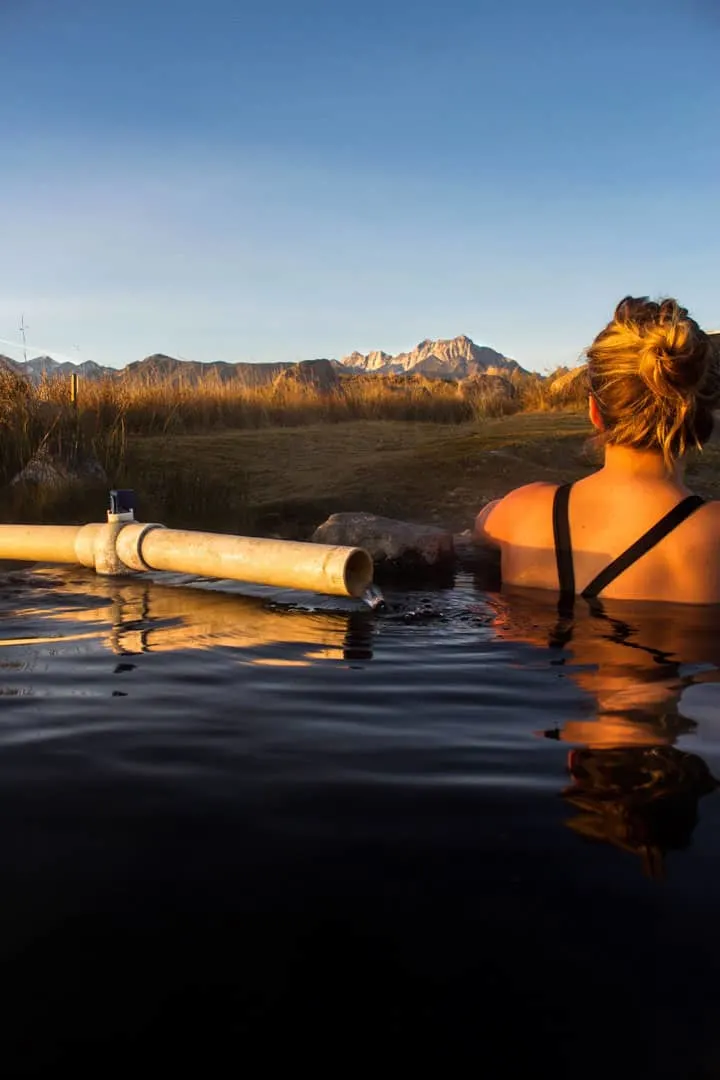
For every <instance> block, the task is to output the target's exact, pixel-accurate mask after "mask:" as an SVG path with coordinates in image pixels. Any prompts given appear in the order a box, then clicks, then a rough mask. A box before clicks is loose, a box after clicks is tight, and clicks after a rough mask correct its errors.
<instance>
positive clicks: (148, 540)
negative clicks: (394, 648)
mask: <svg viewBox="0 0 720 1080" xmlns="http://www.w3.org/2000/svg"><path fill="white" fill-rule="evenodd" d="M133 528H138V526H134V527H133V526H128V527H127V529H125V530H124V531H123V533H122V534H121V537H120V539H121V541H124V540H125V538H126V537H127V538H129V536H128V534H129V533H130V531H131V529H133ZM122 550H124V548H122V547H121V551H122ZM137 552H138V554H139V556H140V558H141V559H142V561H143V562H144V563H145V564H146V565H147V566H148V567H151V568H152V569H153V570H174V571H176V572H179V573H183V574H201V575H203V576H205V577H215V578H229V579H231V580H232V581H252V582H255V583H256V584H258V585H277V586H280V587H284V588H291V589H309V590H311V591H313V592H324V593H331V594H332V595H334V596H357V597H359V596H362V594H363V593H364V591H365V589H366V588H367V587H368V585H369V584H370V583H371V581H372V575H373V564H372V559H371V558H370V556H369V555H368V553H367V552H366V551H363V549H362V548H349V547H336V546H334V545H331V544H309V543H299V542H296V541H291V540H267V539H258V538H255V537H246V536H224V535H222V534H220V533H200V532H189V531H184V530H180V529H157V528H151V529H149V530H148V531H146V532H145V533H144V535H142V536H141V537H140V538H139V540H138V543H137Z"/></svg>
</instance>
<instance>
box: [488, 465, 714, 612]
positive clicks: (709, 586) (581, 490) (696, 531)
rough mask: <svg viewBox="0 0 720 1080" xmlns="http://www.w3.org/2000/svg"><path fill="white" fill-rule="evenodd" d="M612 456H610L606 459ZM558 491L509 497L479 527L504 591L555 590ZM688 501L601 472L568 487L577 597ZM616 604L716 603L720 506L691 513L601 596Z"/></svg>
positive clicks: (654, 485)
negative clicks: (496, 559) (496, 551)
mask: <svg viewBox="0 0 720 1080" xmlns="http://www.w3.org/2000/svg"><path fill="white" fill-rule="evenodd" d="M609 456H611V455H609ZM556 490H557V488H556V485H554V484H545V483H539V484H529V485H528V486H527V487H523V488H518V489H517V491H514V492H512V493H511V494H510V495H508V496H506V498H505V499H503V500H502V501H501V502H500V503H498V505H497V506H496V507H494V508H493V510H492V512H491V513H490V514H489V515H488V517H487V519H486V521H485V523H484V534H485V536H486V538H487V539H489V540H491V541H492V542H494V543H496V544H498V545H499V546H500V548H501V552H502V577H503V581H504V582H505V583H507V584H509V585H522V586H525V587H529V588H541V589H554V590H559V588H560V582H559V578H558V565H557V553H556V546H555V535H554V528H553V504H554V501H555V493H556ZM688 495H689V492H688V490H687V489H686V488H684V487H683V486H682V485H680V484H675V483H672V482H669V481H667V480H658V479H656V478H648V477H643V476H642V475H640V476H637V475H635V476H633V475H629V476H628V475H625V476H623V475H621V476H618V475H617V474H616V473H615V471H614V470H612V469H602V470H601V471H600V472H597V473H594V474H593V475H592V476H588V477H586V478H585V479H584V480H580V481H578V482H577V483H576V484H573V486H572V489H571V492H570V498H569V503H568V522H569V527H570V538H571V550H572V565H573V569H574V576H575V591H576V592H577V593H582V592H583V590H584V589H585V588H586V587H587V586H588V584H589V583H590V582H591V581H592V580H593V579H594V578H595V577H596V575H598V574H599V573H601V572H602V571H603V570H605V568H606V567H607V566H608V565H609V564H610V563H612V562H613V560H614V559H616V558H617V557H618V556H619V555H622V554H623V552H625V551H626V550H627V549H628V548H629V547H630V546H631V545H632V544H634V543H635V542H636V541H637V540H638V539H639V538H640V537H641V536H642V535H643V534H644V533H646V532H647V530H648V529H651V528H652V527H653V526H654V525H656V523H657V522H658V521H660V520H661V519H662V518H663V517H664V516H665V515H666V514H667V513H668V511H670V510H672V509H673V507H675V506H676V505H678V504H679V503H681V502H682V501H683V499H685V498H686V497H687V496H688ZM600 595H601V596H606V597H608V598H614V599H618V600H663V601H673V602H680V603H718V602H720V503H706V504H704V505H703V506H700V507H699V508H698V509H696V510H694V512H692V513H691V514H690V515H689V516H688V517H687V518H686V519H685V520H684V521H683V522H681V523H680V524H679V525H677V526H676V527H675V528H674V529H672V531H671V532H669V533H668V535H666V536H665V537H664V538H663V539H662V540H660V541H659V543H657V544H656V545H655V546H654V547H652V548H651V549H650V550H649V551H647V552H646V553H645V554H643V555H642V556H641V557H640V558H639V559H638V560H637V561H636V562H634V563H632V565H630V566H629V567H628V568H627V569H626V570H624V571H623V572H622V573H621V574H620V575H619V576H618V577H617V578H616V579H615V580H614V581H613V582H611V583H610V584H609V585H607V586H606V588H604V589H603V590H602V592H601V594H600Z"/></svg>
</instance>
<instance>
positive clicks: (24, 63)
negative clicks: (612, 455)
mask: <svg viewBox="0 0 720 1080" xmlns="http://www.w3.org/2000/svg"><path fill="white" fill-rule="evenodd" d="M719 57H720V0H674V2H670V0H442V2H438V0H432V2H426V0H262V2H256V0H114V2H110V0H108V2H105V0H0V72H1V73H2V93H1V94H0V339H5V340H9V341H13V342H17V341H18V340H19V334H18V331H17V327H18V325H19V321H20V316H21V314H23V313H24V316H25V320H26V322H27V323H28V325H29V327H30V330H29V332H28V343H29V352H30V353H31V355H35V354H37V353H39V352H44V351H54V352H55V353H56V354H58V353H60V354H65V355H68V356H69V357H71V358H73V359H80V360H85V359H93V360H96V361H98V362H99V363H106V364H107V363H109V364H114V365H118V366H121V365H123V364H125V363H128V362H130V361H132V360H138V359H141V358H142V357H143V356H146V355H148V354H149V353H152V352H166V353H169V354H171V355H174V356H181V357H185V358H190V359H197V360H228V361H233V360H299V359H308V358H311V357H317V356H334V357H338V358H339V357H341V356H343V355H345V354H347V353H349V352H351V351H352V350H354V349H360V350H361V351H367V350H369V349H385V350H386V351H388V352H398V351H400V350H403V349H407V348H411V347H412V346H414V345H415V344H416V343H417V342H418V341H420V340H421V339H423V338H435V337H453V336H455V335H456V334H460V333H465V334H468V335H469V336H470V337H472V338H473V339H474V340H475V341H477V342H478V343H479V344H486V345H491V346H493V347H495V348H497V349H499V350H500V351H501V352H504V353H505V354H506V355H509V356H513V357H515V358H516V359H517V360H518V361H519V362H520V363H522V364H524V365H526V366H528V367H535V368H539V369H543V368H545V367H554V366H555V365H556V364H558V363H564V362H568V361H572V360H573V359H574V358H575V357H577V356H578V354H579V353H580V352H581V350H582V348H583V346H584V345H586V344H587V343H588V342H589V341H590V340H591V339H592V337H593V336H594V335H595V333H596V332H597V331H598V330H599V329H600V327H601V326H602V325H603V324H604V322H605V321H606V319H607V318H608V317H609V315H610V312H611V311H612V308H613V306H614V304H615V303H616V302H617V300H618V299H620V297H621V296H623V295H624V294H626V293H628V292H630V293H634V294H646V293H648V294H651V295H667V294H669V295H676V296H677V297H678V298H679V299H680V300H681V301H682V302H683V303H685V304H686V305H687V306H688V307H689V308H690V309H691V311H692V312H693V313H694V314H695V315H696V317H697V318H698V319H699V320H700V321H701V323H703V324H705V325H707V326H709V327H710V326H714V327H719V328H720V60H719V59H718V58H719ZM0 351H2V352H5V353H6V354H8V355H10V356H15V357H16V358H19V356H20V353H19V351H18V349H17V348H13V347H12V346H11V345H5V344H0Z"/></svg>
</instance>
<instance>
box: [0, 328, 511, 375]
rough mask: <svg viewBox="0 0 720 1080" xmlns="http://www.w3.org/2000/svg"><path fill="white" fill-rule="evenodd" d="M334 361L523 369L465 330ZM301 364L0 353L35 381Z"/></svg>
mask: <svg viewBox="0 0 720 1080" xmlns="http://www.w3.org/2000/svg"><path fill="white" fill-rule="evenodd" d="M330 362H331V363H332V365H333V367H334V368H335V370H336V371H337V373H338V374H339V375H343V374H346V375H353V374H375V375H398V374H407V375H411V374H412V375H424V376H426V377H427V378H434V379H453V380H454V379H464V378H467V377H468V376H469V375H475V374H483V373H488V372H489V373H494V374H505V375H507V374H511V373H512V372H513V371H522V370H523V369H522V368H521V367H520V365H519V364H518V363H517V362H516V361H515V360H510V359H509V358H508V357H506V356H503V354H502V353H499V352H496V350H495V349H490V348H488V347H487V346H485V345H476V344H475V342H474V341H471V339H470V338H469V337H465V336H464V335H460V336H459V337H456V338H450V339H443V340H438V341H429V340H425V341H421V342H420V344H419V345H417V346H416V348H414V349H412V350H411V351H410V352H404V353H398V354H397V356H392V355H391V354H389V353H386V352H380V351H377V352H370V353H368V354H367V355H363V354H362V353H359V352H354V353H351V354H350V355H349V356H345V357H343V359H342V360H340V361H338V360H332V361H330ZM295 366H296V365H295V364H293V363H290V362H287V363H282V362H278V363H271V364H267V363H259V364H252V363H247V362H239V363H235V364H230V363H224V362H216V363H200V362H199V361H194V360H179V359H177V358H175V357H172V356H166V355H164V354H163V353H154V354H153V355H152V356H146V357H145V359H144V360H137V361H135V362H133V363H131V364H128V365H127V366H126V367H124V368H119V369H118V368H110V367H103V366H102V365H100V364H96V363H94V362H93V361H92V360H86V361H84V363H81V364H73V363H72V362H70V361H64V362H62V363H61V362H59V361H57V360H53V359H52V358H51V357H49V356H36V357H33V358H32V359H31V360H27V361H19V360H11V359H10V358H9V357H7V356H0V368H2V367H4V368H6V369H9V370H11V371H14V372H16V373H17V374H19V375H24V376H25V377H27V378H29V379H31V380H32V381H33V382H37V381H38V380H39V379H41V378H42V377H43V376H46V377H55V376H68V375H70V374H71V373H73V372H74V373H76V374H78V375H80V377H81V378H83V379H93V380H94V379H102V378H112V379H118V378H129V379H133V380H134V379H137V378H142V379H147V378H149V379H162V380H170V381H171V382H173V381H178V380H180V379H182V380H183V381H185V380H190V381H191V382H194V381H197V380H199V379H201V378H203V377H206V376H208V375H211V376H213V377H214V378H217V379H219V380H220V381H221V382H230V381H233V380H235V379H239V380H241V381H242V382H243V383H245V384H246V385H248V386H262V385H267V384H268V383H272V382H274V380H275V379H276V378H277V376H278V375H279V374H280V372H282V371H285V370H287V369H288V368H292V367H295Z"/></svg>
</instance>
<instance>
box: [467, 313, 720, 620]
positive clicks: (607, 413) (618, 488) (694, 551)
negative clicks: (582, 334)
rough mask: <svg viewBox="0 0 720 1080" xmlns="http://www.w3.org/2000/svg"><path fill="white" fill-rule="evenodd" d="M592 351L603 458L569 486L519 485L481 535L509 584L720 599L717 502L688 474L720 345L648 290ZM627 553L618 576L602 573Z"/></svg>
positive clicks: (714, 392) (718, 383)
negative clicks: (695, 488) (495, 550)
mask: <svg viewBox="0 0 720 1080" xmlns="http://www.w3.org/2000/svg"><path fill="white" fill-rule="evenodd" d="M587 355H588V363H587V366H586V368H584V369H579V371H580V372H581V373H583V374H585V375H586V377H587V382H588V392H589V412H590V420H591V422H592V424H593V425H594V427H595V428H596V429H597V431H598V433H599V438H600V439H601V440H602V441H603V443H604V445H605V465H604V467H603V468H602V469H600V470H599V471H598V472H597V473H594V474H593V475H591V476H588V477H585V478H584V479H582V480H579V481H578V482H577V483H575V484H573V485H572V487H571V488H570V490H569V492H568V491H563V490H560V491H558V489H557V487H556V485H553V484H546V483H538V484H529V485H527V486H526V487H522V488H518V489H517V490H516V491H513V492H511V493H510V494H509V495H507V496H506V497H505V498H504V499H502V500H500V501H498V502H497V503H496V504H493V505H492V506H490V507H486V508H485V510H484V511H481V513H480V515H479V516H478V520H477V523H476V534H477V536H478V538H479V539H481V540H485V541H489V542H491V543H494V544H496V545H498V546H499V547H500V548H501V551H502V576H503V581H504V582H506V583H507V584H511V585H523V586H526V587H534V588H542V589H554V590H560V591H562V592H565V593H567V592H573V593H580V594H582V593H586V595H588V596H595V595H599V596H606V597H608V598H610V597H612V598H615V599H624V600H661V601H673V602H680V603H718V602H720V503H705V504H703V503H702V500H700V499H698V498H697V497H694V498H693V497H691V493H690V492H689V490H688V489H687V488H686V487H685V484H684V481H683V463H684V459H685V456H686V453H687V452H688V451H689V450H691V449H692V448H693V447H701V446H702V445H703V443H705V442H706V441H707V439H708V438H709V437H710V435H711V433H712V429H713V408H714V407H716V406H717V404H718V401H720V355H718V353H716V352H715V351H714V349H713V348H712V346H711V344H710V340H709V338H708V336H707V335H706V334H705V333H704V332H703V331H702V330H701V329H700V327H699V326H698V325H697V323H696V322H695V321H694V320H693V319H691V318H690V317H689V316H688V313H687V311H686V310H685V309H684V308H681V307H679V305H678V304H677V303H676V301H674V300H666V301H663V302H662V303H661V304H657V303H653V302H651V301H648V300H647V299H646V298H644V297H643V298H640V299H633V298H632V297H626V298H625V300H623V301H621V303H620V304H619V305H618V307H617V309H616V311H615V315H614V317H613V320H612V321H611V322H610V323H609V324H608V326H607V327H606V328H605V329H604V330H603V331H602V332H601V333H600V334H599V335H598V336H597V338H596V339H595V341H594V342H593V345H592V346H591V348H590V349H589V350H588V353H587ZM649 530H652V531H651V532H650V533H649V535H646V534H648V532H649ZM641 538H642V539H643V543H641V544H640V545H638V546H637V547H635V548H633V545H637V542H638V541H640V540H641ZM628 549H632V550H630V551H629V552H628ZM625 553H627V558H625V559H623V561H622V563H620V564H619V566H616V567H613V570H614V571H620V572H618V573H617V575H616V576H613V575H612V574H610V573H608V574H604V575H603V576H602V577H601V578H599V579H598V581H595V579H596V578H597V576H598V575H600V574H603V571H605V570H606V569H607V568H608V567H610V564H612V563H613V562H614V560H616V559H618V558H619V557H620V556H623V555H625Z"/></svg>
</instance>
